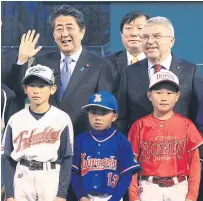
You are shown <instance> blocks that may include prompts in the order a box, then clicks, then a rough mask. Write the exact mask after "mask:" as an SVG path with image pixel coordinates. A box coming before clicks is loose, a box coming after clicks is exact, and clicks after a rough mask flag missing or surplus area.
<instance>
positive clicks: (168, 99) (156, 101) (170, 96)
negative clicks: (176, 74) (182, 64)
mask: <svg viewBox="0 0 203 201" xmlns="http://www.w3.org/2000/svg"><path fill="white" fill-rule="evenodd" d="M179 96H180V92H177V91H176V90H175V87H174V86H172V85H170V84H167V83H166V84H162V85H160V87H155V88H154V89H152V90H151V91H149V92H148V98H149V100H150V101H151V102H152V105H153V107H154V111H156V112H158V113H163V114H166V113H168V112H170V111H172V110H173V108H174V106H175V104H176V102H177V101H178V99H179Z"/></svg>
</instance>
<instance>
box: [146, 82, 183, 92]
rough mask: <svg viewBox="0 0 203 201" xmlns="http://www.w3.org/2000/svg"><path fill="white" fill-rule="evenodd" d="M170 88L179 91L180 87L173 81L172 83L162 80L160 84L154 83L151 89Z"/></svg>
mask: <svg viewBox="0 0 203 201" xmlns="http://www.w3.org/2000/svg"><path fill="white" fill-rule="evenodd" d="M163 88H164V89H168V90H170V91H173V92H176V93H177V92H179V88H178V87H177V86H176V85H175V84H173V83H171V82H167V81H166V82H160V83H158V84H156V85H154V86H153V87H152V88H151V89H150V90H149V91H153V90H155V91H156V90H160V89H163Z"/></svg>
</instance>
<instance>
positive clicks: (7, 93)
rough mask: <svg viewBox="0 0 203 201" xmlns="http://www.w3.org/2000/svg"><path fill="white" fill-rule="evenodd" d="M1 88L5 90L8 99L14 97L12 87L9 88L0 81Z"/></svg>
mask: <svg viewBox="0 0 203 201" xmlns="http://www.w3.org/2000/svg"><path fill="white" fill-rule="evenodd" d="M1 89H2V90H3V91H5V93H6V96H7V98H8V99H13V98H16V94H15V92H14V91H13V90H12V89H10V88H9V87H8V86H7V85H5V84H3V83H1Z"/></svg>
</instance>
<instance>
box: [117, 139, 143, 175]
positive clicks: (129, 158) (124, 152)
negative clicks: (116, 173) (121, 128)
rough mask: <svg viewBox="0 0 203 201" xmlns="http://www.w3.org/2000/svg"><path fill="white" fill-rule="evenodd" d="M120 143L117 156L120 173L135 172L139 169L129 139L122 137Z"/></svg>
mask: <svg viewBox="0 0 203 201" xmlns="http://www.w3.org/2000/svg"><path fill="white" fill-rule="evenodd" d="M122 141H123V142H122V144H121V147H120V156H119V170H120V174H124V173H126V172H129V171H131V172H133V173H136V172H138V171H139V170H140V165H139V164H138V163H137V161H136V160H135V157H134V154H133V151H132V147H131V145H130V143H129V141H128V140H127V139H126V138H124V137H123V139H122Z"/></svg>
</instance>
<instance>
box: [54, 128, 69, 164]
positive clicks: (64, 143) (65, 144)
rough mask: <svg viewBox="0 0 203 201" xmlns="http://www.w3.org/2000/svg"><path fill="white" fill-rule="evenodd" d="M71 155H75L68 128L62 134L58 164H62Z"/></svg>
mask: <svg viewBox="0 0 203 201" xmlns="http://www.w3.org/2000/svg"><path fill="white" fill-rule="evenodd" d="M71 155H73V145H72V143H71V140H70V135H69V128H68V126H66V127H65V128H64V130H63V131H62V133H61V137H60V147H59V149H58V160H57V161H56V162H57V163H62V162H63V161H64V159H65V158H67V157H68V156H71Z"/></svg>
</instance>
